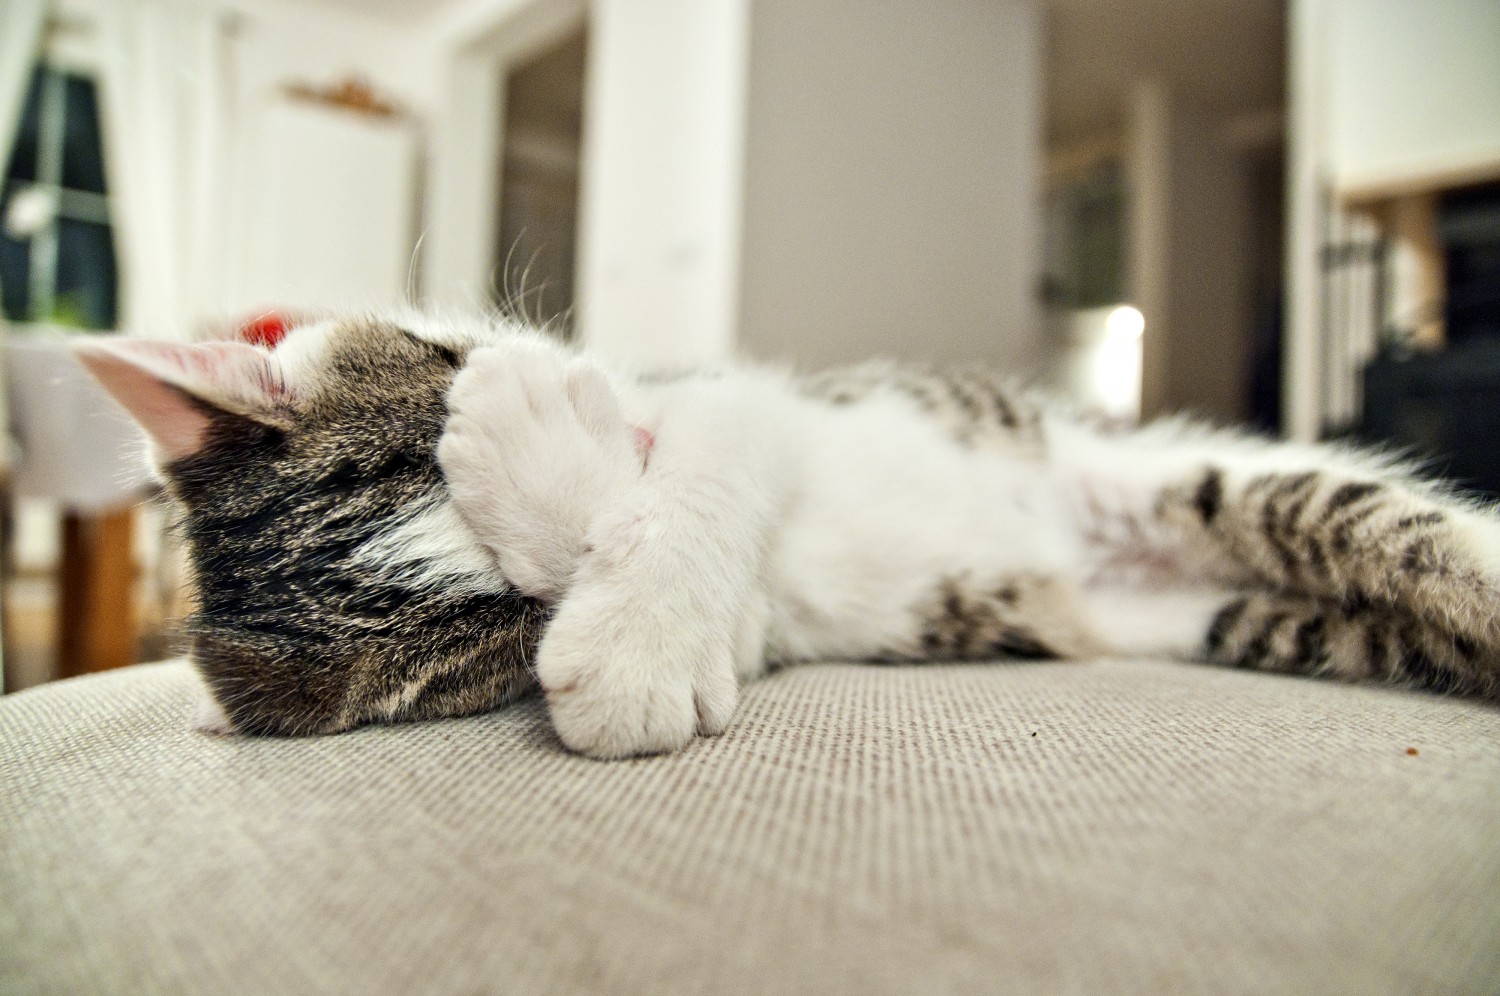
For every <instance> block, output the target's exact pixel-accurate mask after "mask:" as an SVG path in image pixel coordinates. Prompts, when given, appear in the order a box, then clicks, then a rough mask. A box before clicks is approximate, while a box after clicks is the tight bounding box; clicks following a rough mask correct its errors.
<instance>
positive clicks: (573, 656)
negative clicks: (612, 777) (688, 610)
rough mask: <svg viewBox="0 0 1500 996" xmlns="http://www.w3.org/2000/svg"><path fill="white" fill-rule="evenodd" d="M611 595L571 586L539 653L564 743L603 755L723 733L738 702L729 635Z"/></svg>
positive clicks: (661, 749)
mask: <svg viewBox="0 0 1500 996" xmlns="http://www.w3.org/2000/svg"><path fill="white" fill-rule="evenodd" d="M608 601H609V599H607V598H602V599H601V598H594V597H590V596H589V595H587V594H585V595H584V596H583V597H579V593H578V592H577V590H576V589H575V591H574V593H573V594H572V595H570V596H569V598H568V600H567V601H565V602H563V604H562V606H561V607H560V608H559V610H558V613H557V616H556V617H554V618H553V620H552V622H551V624H550V625H549V626H548V629H547V634H546V636H545V637H544V638H543V640H542V644H541V646H540V647H539V648H538V651H537V660H536V674H537V678H538V680H539V681H540V682H541V685H542V688H543V689H544V690H545V691H546V695H547V707H548V710H549V712H550V713H551V716H552V724H553V727H554V728H555V729H556V730H557V734H558V736H559V737H560V738H561V739H562V742H563V743H564V744H566V745H567V746H568V747H569V748H571V749H572V750H575V751H578V752H579V753H580V754H587V755H588V756H590V757H596V758H603V759H610V758H622V757H634V756H637V755H641V754H660V753H665V752H667V751H673V750H677V749H678V748H680V747H683V746H685V745H686V744H687V743H688V742H689V741H691V740H692V739H693V738H694V737H695V736H698V735H705V736H714V735H717V734H719V733H722V732H724V730H725V728H726V727H727V726H728V725H729V720H730V719H731V717H732V716H733V715H734V710H735V706H736V705H737V704H738V702H739V682H738V679H737V678H736V675H735V665H734V654H733V649H732V642H731V641H725V640H724V639H723V638H722V636H721V635H720V634H713V633H710V632H708V631H707V630H706V629H704V628H703V627H700V626H697V625H695V624H694V623H693V622H692V621H690V620H684V619H682V618H680V617H676V618H668V614H660V613H656V612H652V611H649V610H647V611H642V610H641V608H640V607H639V606H632V605H630V604H629V603H623V604H619V605H609V604H607V603H608Z"/></svg>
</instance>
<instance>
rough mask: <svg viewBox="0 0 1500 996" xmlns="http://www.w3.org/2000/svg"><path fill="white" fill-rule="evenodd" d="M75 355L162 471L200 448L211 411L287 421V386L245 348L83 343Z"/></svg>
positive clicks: (262, 357)
mask: <svg viewBox="0 0 1500 996" xmlns="http://www.w3.org/2000/svg"><path fill="white" fill-rule="evenodd" d="M73 351H74V353H75V354H76V355H77V357H78V359H79V361H80V362H81V363H82V364H83V365H84V367H85V368H87V369H88V371H89V372H90V373H92V374H93V375H94V376H95V377H96V378H98V380H99V383H101V384H103V385H104V387H105V389H106V390H108V391H109V393H110V394H111V395H113V396H114V398H115V400H116V401H118V402H119V403H120V404H121V405H122V406H123V407H124V408H125V410H126V411H128V412H129V413H130V414H131V415H133V416H135V420H136V421H137V422H139V423H140V424H141V427H142V428H143V429H145V430H146V435H147V436H148V437H150V439H151V443H152V448H153V451H154V454H155V456H156V459H157V462H158V463H160V464H162V465H166V464H169V463H171V462H173V461H175V460H180V459H182V458H183V457H186V456H191V455H192V454H194V453H197V452H198V451H199V450H201V449H202V448H203V447H204V445H205V444H206V443H207V441H208V433H209V429H210V427H211V426H212V424H213V418H214V413H215V412H216V411H217V412H226V413H228V414H231V415H237V416H239V417H241V418H246V419H250V420H251V421H255V422H260V423H262V424H265V425H280V424H282V423H283V421H284V418H285V414H284V413H285V405H286V402H287V401H288V400H289V391H288V389H287V386H286V384H285V383H284V382H283V380H282V378H281V375H280V374H279V373H278V371H277V368H276V366H275V364H273V363H272V360H271V357H270V355H269V354H268V353H266V352H265V351H263V350H260V349H257V348H256V347H254V346H250V345H247V344H245V343H240V342H213V343H197V344H191V343H182V342H154V341H151V340H148V339H85V340H81V341H77V342H75V343H74V345H73Z"/></svg>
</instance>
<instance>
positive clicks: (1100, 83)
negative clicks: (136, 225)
mask: <svg viewBox="0 0 1500 996" xmlns="http://www.w3.org/2000/svg"><path fill="white" fill-rule="evenodd" d="M301 2H304V3H309V4H318V5H320V6H324V7H333V8H341V9H345V10H350V11H358V12H360V13H362V14H365V15H367V16H374V17H380V18H385V19H388V20H393V21H400V22H403V23H408V24H418V23H421V22H426V21H434V20H437V19H440V18H442V17H444V16H445V15H448V14H450V13H452V12H454V11H456V10H458V9H460V8H462V7H464V6H473V5H475V4H476V3H477V2H479V0H301ZM803 2H816V0H803ZM1041 3H1042V5H1043V8H1044V10H1045V11H1046V37H1047V121H1048V128H1047V130H1048V137H1049V139H1051V140H1052V141H1054V142H1055V141H1066V140H1069V139H1073V138H1080V137H1084V136H1090V135H1094V134H1098V133H1100V132H1109V131H1113V130H1115V129H1117V128H1118V127H1119V126H1120V122H1121V119H1122V115H1123V113H1124V109H1125V101H1126V100H1127V99H1128V94H1129V88H1130V87H1129V85H1130V82H1131V81H1132V80H1135V79H1139V78H1141V77H1144V76H1159V77H1161V78H1163V79H1165V80H1166V81H1167V82H1169V83H1170V84H1172V85H1173V86H1174V87H1175V88H1176V89H1177V90H1178V91H1179V92H1180V93H1181V94H1182V95H1183V96H1184V97H1186V98H1187V99H1189V100H1192V101H1194V102H1196V103H1198V104H1201V105H1203V106H1205V107H1207V108H1210V109H1213V110H1222V111H1225V112H1227V113H1234V112H1239V111H1260V110H1264V109H1267V108H1273V107H1279V106H1280V105H1281V104H1282V102H1283V100H1284V96H1283V95H1284V90H1285V86H1284V75H1285V74H1284V64H1285V50H1286V46H1285V36H1286V3H1287V0H1041ZM872 9H873V8H872Z"/></svg>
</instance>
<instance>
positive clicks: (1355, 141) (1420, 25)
mask: <svg viewBox="0 0 1500 996" xmlns="http://www.w3.org/2000/svg"><path fill="white" fill-rule="evenodd" d="M1323 3H1324V8H1325V10H1326V17H1327V19H1328V21H1327V26H1326V29H1325V30H1326V32H1327V33H1326V35H1325V38H1326V40H1327V53H1326V59H1327V62H1326V69H1325V76H1324V80H1325V81H1326V85H1327V96H1326V99H1327V102H1328V109H1327V115H1328V116H1327V126H1328V131H1327V142H1328V144H1327V166H1328V170H1329V173H1330V176H1331V177H1332V179H1333V181H1334V183H1335V185H1336V186H1337V187H1338V188H1340V189H1351V188H1361V187H1369V186H1374V185H1381V184H1390V183H1392V182H1400V181H1402V180H1404V179H1407V178H1413V177H1419V176H1422V175H1426V174H1430V173H1435V172H1442V173H1449V172H1461V171H1463V170H1465V169H1469V168H1473V167H1476V166H1481V165H1483V164H1490V165H1491V166H1492V167H1500V3H1497V2H1495V0H1421V2H1413V0H1323Z"/></svg>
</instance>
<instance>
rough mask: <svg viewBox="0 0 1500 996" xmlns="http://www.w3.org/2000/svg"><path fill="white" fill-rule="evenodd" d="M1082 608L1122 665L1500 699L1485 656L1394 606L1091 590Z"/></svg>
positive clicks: (1256, 595) (1268, 595)
mask: <svg viewBox="0 0 1500 996" xmlns="http://www.w3.org/2000/svg"><path fill="white" fill-rule="evenodd" d="M1083 604H1084V606H1085V609H1086V611H1087V613H1088V617H1089V622H1090V624H1091V625H1092V626H1093V627H1094V628H1095V629H1096V630H1097V632H1099V633H1100V634H1101V637H1102V638H1103V639H1104V640H1105V641H1106V642H1107V643H1108V644H1109V645H1110V647H1111V649H1112V650H1113V651H1114V652H1115V653H1118V654H1121V655H1124V656H1157V655H1162V656H1169V657H1175V658H1178V659H1181V660H1197V661H1205V662H1207V663H1210V664H1217V665H1220V666H1223V667H1231V668H1241V669H1247V670H1255V671H1271V672H1276V673H1281V674H1298V675H1309V676H1313V677H1320V678H1332V679H1336V680H1340V681H1351V682H1378V683H1384V684H1395V685H1407V686H1411V687H1416V688H1425V689H1429V690H1432V691H1438V692H1458V693H1463V694H1477V695H1482V696H1486V697H1490V698H1493V697H1495V696H1496V695H1497V693H1500V684H1497V682H1496V680H1495V671H1494V669H1493V668H1492V667H1486V666H1484V664H1483V662H1482V661H1481V660H1480V653H1481V651H1480V649H1479V648H1477V647H1475V646H1473V645H1471V644H1469V643H1467V642H1466V641H1464V640H1462V639H1455V638H1454V637H1453V635H1452V634H1451V633H1450V632H1448V630H1447V629H1445V628H1444V627H1443V626H1440V625H1437V624H1434V623H1432V622H1430V621H1426V620H1423V619H1419V618H1417V617H1414V616H1412V615H1410V614H1408V613H1404V612H1402V611H1400V610H1398V609H1394V608H1391V607H1386V606H1377V605H1373V604H1365V605H1359V606H1356V605H1350V604H1348V603H1340V602H1333V601H1329V600H1325V599H1318V598H1312V597H1309V596H1305V595H1288V594H1276V593H1273V592H1265V591H1260V592H1238V593H1235V592H1223V591H1212V590H1207V589H1200V590H1185V591H1176V590H1156V591H1150V590H1148V591H1126V590H1108V589H1091V590H1087V591H1085V593H1084V597H1083Z"/></svg>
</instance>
